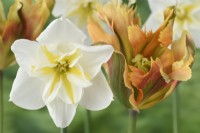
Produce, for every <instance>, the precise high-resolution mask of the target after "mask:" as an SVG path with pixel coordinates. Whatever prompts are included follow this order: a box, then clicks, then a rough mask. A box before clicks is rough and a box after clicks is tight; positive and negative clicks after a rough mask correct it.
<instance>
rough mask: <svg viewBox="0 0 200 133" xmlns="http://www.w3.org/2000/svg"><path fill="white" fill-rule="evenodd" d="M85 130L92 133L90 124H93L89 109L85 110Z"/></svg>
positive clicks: (86, 132)
mask: <svg viewBox="0 0 200 133" xmlns="http://www.w3.org/2000/svg"><path fill="white" fill-rule="evenodd" d="M84 126H85V128H84V130H85V133H90V132H91V131H90V126H91V112H90V111H89V110H85V121H84Z"/></svg>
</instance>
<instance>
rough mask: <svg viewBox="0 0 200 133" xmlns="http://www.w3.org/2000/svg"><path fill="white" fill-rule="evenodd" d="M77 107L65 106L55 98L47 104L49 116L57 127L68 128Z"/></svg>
mask: <svg viewBox="0 0 200 133" xmlns="http://www.w3.org/2000/svg"><path fill="white" fill-rule="evenodd" d="M76 107H77V105H72V104H66V103H65V102H63V101H62V100H61V99H59V98H56V99H54V100H53V101H52V102H51V103H49V104H47V108H48V110H49V114H50V116H51V118H52V119H53V121H54V123H55V124H56V126H57V127H60V128H64V127H66V126H68V125H69V124H70V123H71V121H72V120H73V118H74V115H75V113H76Z"/></svg>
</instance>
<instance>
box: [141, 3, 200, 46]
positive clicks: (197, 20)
mask: <svg viewBox="0 0 200 133" xmlns="http://www.w3.org/2000/svg"><path fill="white" fill-rule="evenodd" d="M148 2H149V6H150V9H151V12H152V13H151V15H150V17H149V18H148V20H147V22H146V24H145V27H146V29H147V30H150V29H153V30H155V29H157V28H158V26H159V25H160V24H161V23H162V22H163V20H164V18H163V15H162V14H163V10H164V9H166V7H167V6H172V5H174V6H175V5H176V4H177V10H176V19H175V23H174V29H173V30H174V31H173V33H174V39H177V38H179V37H180V36H181V33H182V31H183V30H188V31H189V32H190V33H191V34H192V37H193V39H194V42H195V44H196V45H197V47H199V48H200V37H199V33H200V15H199V14H200V0H178V3H176V0H148Z"/></svg>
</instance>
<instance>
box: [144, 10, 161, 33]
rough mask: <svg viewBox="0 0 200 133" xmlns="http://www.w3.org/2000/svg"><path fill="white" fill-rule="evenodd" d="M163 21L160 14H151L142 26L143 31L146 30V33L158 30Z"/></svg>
mask: <svg viewBox="0 0 200 133" xmlns="http://www.w3.org/2000/svg"><path fill="white" fill-rule="evenodd" d="M163 20H164V18H163V14H162V12H160V13H152V14H151V15H150V16H149V18H148V19H147V21H146V23H145V24H144V29H146V31H151V30H152V31H153V32H154V31H156V30H157V29H158V28H159V26H160V25H161V23H162V22H163Z"/></svg>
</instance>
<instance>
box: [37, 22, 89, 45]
mask: <svg viewBox="0 0 200 133" xmlns="http://www.w3.org/2000/svg"><path fill="white" fill-rule="evenodd" d="M58 33H59V35H58ZM85 38H86V36H85V34H84V33H83V32H82V31H81V30H80V29H78V28H77V27H76V26H75V25H74V24H73V23H72V22H71V21H69V20H68V19H64V18H60V19H56V20H54V21H53V22H51V23H50V24H49V26H48V27H47V28H46V29H45V30H44V31H43V32H42V33H41V34H40V36H39V37H38V38H37V41H38V42H40V43H42V44H65V45H69V43H80V44H82V43H83V41H84V40H85Z"/></svg>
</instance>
